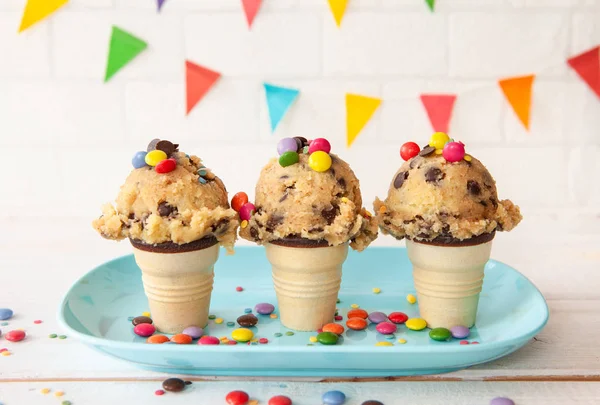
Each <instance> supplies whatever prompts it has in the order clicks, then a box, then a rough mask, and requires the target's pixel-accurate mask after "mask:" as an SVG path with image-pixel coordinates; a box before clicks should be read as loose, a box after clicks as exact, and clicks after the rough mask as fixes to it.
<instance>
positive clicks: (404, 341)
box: [398, 339, 406, 345]
mask: <svg viewBox="0 0 600 405" xmlns="http://www.w3.org/2000/svg"><path fill="white" fill-rule="evenodd" d="M398 343H400V344H402V345H403V344H405V343H406V339H398Z"/></svg>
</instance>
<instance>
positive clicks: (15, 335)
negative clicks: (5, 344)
mask: <svg viewBox="0 0 600 405" xmlns="http://www.w3.org/2000/svg"><path fill="white" fill-rule="evenodd" d="M4 339H6V340H8V341H9V342H20V341H21V340H23V339H25V332H23V331H22V330H11V331H10V332H7V333H6V334H5V335H4Z"/></svg>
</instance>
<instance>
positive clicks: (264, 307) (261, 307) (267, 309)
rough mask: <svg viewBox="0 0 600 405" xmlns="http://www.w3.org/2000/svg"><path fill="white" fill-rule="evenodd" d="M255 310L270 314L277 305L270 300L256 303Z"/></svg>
mask: <svg viewBox="0 0 600 405" xmlns="http://www.w3.org/2000/svg"><path fill="white" fill-rule="evenodd" d="M254 310H255V311H256V312H258V313H259V314H261V315H270V314H271V313H272V312H273V311H275V307H274V306H273V304H269V303H268V302H261V303H260V304H256V306H255V307H254Z"/></svg>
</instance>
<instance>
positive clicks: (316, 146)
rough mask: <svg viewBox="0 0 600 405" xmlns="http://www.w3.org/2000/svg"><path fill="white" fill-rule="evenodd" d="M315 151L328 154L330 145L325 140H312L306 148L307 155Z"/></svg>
mask: <svg viewBox="0 0 600 405" xmlns="http://www.w3.org/2000/svg"><path fill="white" fill-rule="evenodd" d="M317 151H321V152H325V153H329V152H330V151H331V144H330V143H329V141H328V140H327V139H325V138H316V139H313V140H312V141H311V142H310V145H309V147H308V153H314V152H317Z"/></svg>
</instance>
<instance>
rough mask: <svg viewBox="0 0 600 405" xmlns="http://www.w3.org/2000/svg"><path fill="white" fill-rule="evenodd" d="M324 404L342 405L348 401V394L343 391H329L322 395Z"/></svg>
mask: <svg viewBox="0 0 600 405" xmlns="http://www.w3.org/2000/svg"><path fill="white" fill-rule="evenodd" d="M321 401H323V405H342V404H343V403H344V402H346V394H344V393H343V392H342V391H327V392H326V393H324V394H323V395H322V396H321Z"/></svg>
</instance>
